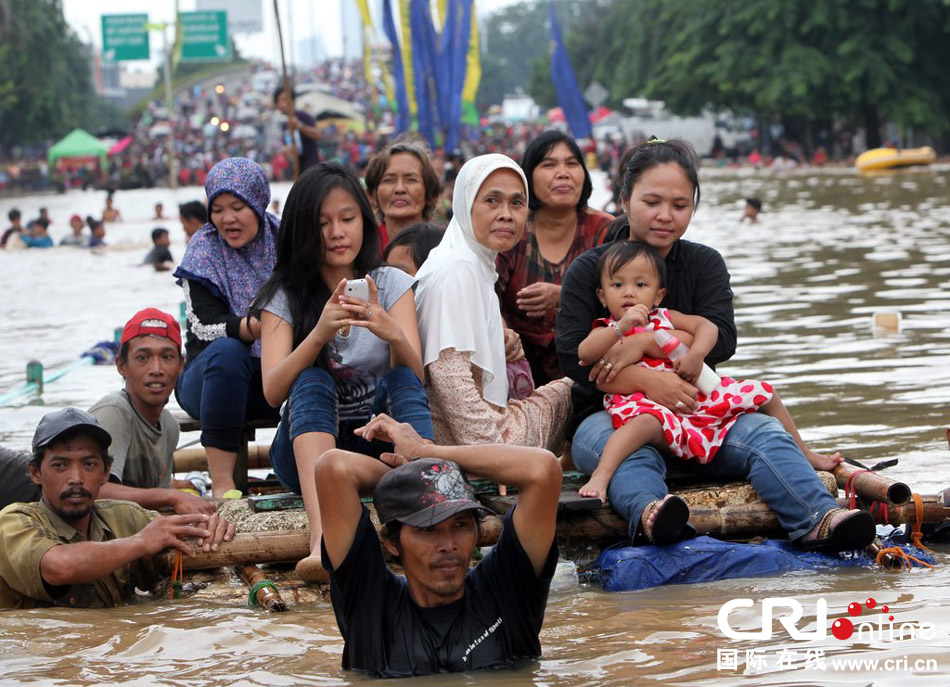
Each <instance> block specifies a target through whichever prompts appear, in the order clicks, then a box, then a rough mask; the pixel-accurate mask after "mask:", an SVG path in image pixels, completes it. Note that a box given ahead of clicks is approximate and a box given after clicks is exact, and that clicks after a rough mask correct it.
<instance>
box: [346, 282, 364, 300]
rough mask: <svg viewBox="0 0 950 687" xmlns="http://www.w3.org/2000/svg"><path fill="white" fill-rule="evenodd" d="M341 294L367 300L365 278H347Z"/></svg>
mask: <svg viewBox="0 0 950 687" xmlns="http://www.w3.org/2000/svg"><path fill="white" fill-rule="evenodd" d="M343 295H344V296H346V297H347V298H355V299H357V300H361V301H364V302H366V301H369V284H368V283H366V280H365V279H347V280H346V286H345V287H343Z"/></svg>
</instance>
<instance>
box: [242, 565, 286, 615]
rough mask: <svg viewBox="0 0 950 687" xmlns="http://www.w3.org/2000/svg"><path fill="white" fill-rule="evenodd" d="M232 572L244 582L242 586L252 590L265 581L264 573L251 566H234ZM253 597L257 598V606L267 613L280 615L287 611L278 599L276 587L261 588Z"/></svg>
mask: <svg viewBox="0 0 950 687" xmlns="http://www.w3.org/2000/svg"><path fill="white" fill-rule="evenodd" d="M234 572H235V573H237V576H238V577H240V578H241V579H242V580H244V584H246V585H247V586H248V587H251V588H252V589H253V588H254V585H256V584H257V583H258V582H263V581H264V580H267V576H266V575H265V574H264V571H263V570H261V569H260V568H258V567H257V566H256V565H253V564H248V565H236V566H234ZM254 596H255V597H256V598H257V603H258V605H260V607H261V608H266V609H267V610H268V611H273V612H274V613H282V612H283V611H286V610H287V604H285V603H284V600H283V599H282V598H280V592H278V591H277V588H276V587H270V586H262V587H260V588H259V589H258V590H257V592H256V593H255V594H254Z"/></svg>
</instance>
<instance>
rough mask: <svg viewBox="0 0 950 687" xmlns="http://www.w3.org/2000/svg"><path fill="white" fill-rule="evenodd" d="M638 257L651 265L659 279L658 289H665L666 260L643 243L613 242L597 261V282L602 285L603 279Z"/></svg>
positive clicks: (654, 249) (655, 250)
mask: <svg viewBox="0 0 950 687" xmlns="http://www.w3.org/2000/svg"><path fill="white" fill-rule="evenodd" d="M639 257H643V258H646V259H647V260H648V261H649V262H651V263H653V269H654V270H655V271H656V275H657V276H658V277H659V278H660V288H661V289H665V288H666V260H664V259H663V256H662V255H660V253H659V252H658V251H657V249H656V248H654V247H653V246H651V245H650V244H648V243H644V242H643V241H614V243H612V244H611V245H610V248H608V249H607V250H605V251H604V252H603V253H602V254H601V256H600V260H598V261H597V281H598V282H600V283H603V281H604V277H610V276H613V275H614V274H616V273H617V271H618V270H620V269H622V268H623V267H624V265H627V264H629V263H631V262H633V261H634V260H636V259H637V258H639Z"/></svg>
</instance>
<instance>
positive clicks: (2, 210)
mask: <svg viewBox="0 0 950 687" xmlns="http://www.w3.org/2000/svg"><path fill="white" fill-rule="evenodd" d="M701 178H702V182H703V189H702V191H703V193H702V203H701V205H700V208H699V211H698V213H697V215H696V217H695V219H694V220H693V223H692V224H691V226H690V229H689V232H688V233H687V236H686V238H688V239H691V240H693V241H698V242H701V243H706V244H709V245H711V246H713V247H715V248H716V249H718V250H719V251H720V252H721V253H722V254H723V256H724V257H725V259H726V263H727V264H728V267H729V270H730V272H731V273H732V285H733V288H734V290H735V294H736V303H735V304H736V319H737V321H738V325H739V349H738V352H737V354H736V355H735V357H734V358H733V359H732V360H731V361H729V362H728V363H725V364H723V365H722V366H721V367H720V371H721V372H724V373H727V374H729V375H730V376H734V377H740V378H741V377H754V378H759V379H764V380H767V381H769V382H772V383H773V384H774V385H775V386H776V388H777V389H778V390H779V392H780V393H781V395H782V397H783V398H784V400H785V402H786V404H787V405H788V406H789V407H790V409H791V410H792V413H793V415H794V416H795V418H796V420H797V421H798V424H799V427H800V428H801V430H802V434H803V435H804V437H805V439H806V440H807V441H809V442H810V443H811V444H812V445H813V446H814V447H815V448H816V449H818V450H823V451H835V450H840V451H842V452H843V453H844V454H845V455H846V456H850V457H853V458H856V459H858V460H861V461H864V462H865V463H868V464H873V463H876V462H878V461H881V460H884V459H887V458H898V459H899V460H900V463H899V465H897V466H896V467H893V468H890V469H889V470H888V473H887V474H889V475H892V476H894V477H896V478H899V479H902V480H903V481H905V482H907V483H909V484H910V485H911V486H912V487H913V488H914V489H915V490H916V491H918V492H919V493H922V494H930V493H935V492H936V491H938V490H940V489H942V488H944V487H947V486H950V451H948V446H947V436H946V427H947V425H948V424H950V170H948V169H947V168H946V167H933V168H929V169H913V170H908V171H904V172H898V173H889V174H883V175H879V176H858V175H857V174H855V173H854V172H853V171H851V170H829V171H823V172H819V171H807V172H806V171H802V172H794V173H791V174H788V175H785V176H776V175H771V174H768V173H761V172H759V173H756V172H752V171H751V170H750V171H727V170H723V171H718V170H704V171H703V173H702V176H701ZM599 181H602V180H599ZM598 186H599V188H598V189H597V192H596V193H595V197H594V199H593V204H595V205H596V204H598V203H599V202H602V199H603V198H604V197H605V191H604V189H603V188H602V183H600V184H598ZM287 191H288V186H287V185H286V184H284V185H277V186H275V190H274V194H275V197H277V198H280V199H281V200H282V199H283V198H285V197H286V194H287ZM104 196H105V194H104V193H101V192H88V193H84V192H81V191H74V192H70V193H69V194H67V195H59V196H42V197H27V198H18V199H15V200H10V199H4V200H0V216H2V217H4V218H5V217H6V213H7V211H8V210H9V208H10V207H12V206H14V205H16V206H18V207H19V208H20V209H21V210H22V211H23V215H24V218H27V219H29V218H32V217H34V216H36V214H37V209H38V207H39V206H41V205H43V206H46V207H48V208H49V209H50V214H51V216H52V218H53V221H54V223H53V225H52V226H51V229H50V231H51V234H52V235H53V236H54V238H56V239H57V241H58V239H59V238H61V237H62V236H64V235H65V232H66V230H67V220H68V217H69V215H71V214H72V213H74V212H75V213H79V214H81V215H83V216H85V215H86V214H90V213H95V214H98V213H100V212H101V209H102V206H103V201H104ZM747 196H757V197H759V198H761V199H762V201H763V206H764V207H763V213H762V214H761V216H760V220H761V221H760V222H759V223H758V224H755V225H749V224H740V223H739V222H738V220H739V217H740V215H741V213H742V206H743V202H742V199H743V198H745V197H747ZM197 198H203V192H202V191H201V189H197V188H191V189H180V190H177V191H168V190H148V191H144V190H143V191H128V192H120V193H119V194H118V195H117V196H116V206H117V207H118V208H119V209H120V210H121V212H122V214H123V215H124V218H125V221H124V222H122V223H119V224H112V225H109V227H108V233H107V236H106V240H107V242H108V243H109V244H110V247H109V249H108V250H107V251H106V253H105V254H103V255H95V254H92V253H89V252H84V251H79V250H73V249H56V250H50V251H36V250H34V251H20V252H9V253H7V252H0V274H2V277H3V278H2V282H0V283H2V285H3V295H2V298H0V323H2V334H0V395H2V394H4V393H6V392H9V391H11V390H15V389H16V388H18V387H20V386H21V385H22V384H23V382H24V369H25V367H26V363H27V361H28V360H30V359H36V360H40V361H41V362H42V363H43V364H44V365H45V366H46V368H47V370H48V373H49V372H50V371H56V370H58V369H63V368H64V366H66V365H69V364H70V363H71V362H73V361H74V360H75V359H76V357H77V356H78V355H79V354H80V353H81V352H82V351H84V350H85V349H87V348H89V347H90V346H92V345H93V344H94V343H96V342H97V341H100V340H104V339H111V338H112V336H113V330H114V328H116V327H119V326H121V325H122V323H123V322H124V321H125V320H126V319H127V318H128V317H129V316H130V315H131V314H132V313H133V312H135V311H136V310H137V309H139V308H141V307H144V306H146V305H154V306H158V307H161V308H163V309H166V310H168V311H171V312H174V313H177V312H178V309H179V304H180V302H181V300H182V298H181V292H180V289H179V288H178V287H176V286H175V285H174V283H173V280H172V279H171V277H170V276H169V275H168V274H167V273H165V274H156V273H154V272H152V271H151V270H150V269H149V268H145V267H140V266H138V265H137V263H139V262H140V261H141V259H142V257H143V256H144V254H145V253H146V251H147V249H148V245H149V232H150V230H151V229H152V228H153V227H154V226H159V225H163V224H164V226H167V228H169V229H170V230H171V232H172V237H173V241H172V246H171V250H172V253H173V254H174V255H175V256H176V258H178V257H180V256H181V254H182V252H183V249H184V242H183V235H182V232H181V228H180V226H179V225H178V223H177V221H170V222H166V223H160V222H152V221H150V219H149V218H150V217H151V215H152V209H153V206H154V204H155V203H156V202H162V203H164V206H165V208H168V209H169V211H171V209H173V208H176V207H177V203H179V202H184V201H186V200H191V199H197ZM879 312H895V313H899V314H900V318H901V329H900V332H899V333H890V334H886V335H880V333H878V335H876V334H875V332H874V331H873V329H872V321H873V316H874V314H875V313H879ZM118 387H119V377H118V375H117V373H116V371H115V369H114V368H112V367H93V366H81V367H77V368H75V369H72V370H70V371H69V372H68V373H67V374H64V375H63V376H62V377H61V378H60V379H58V380H57V381H55V382H53V383H51V384H49V385H48V386H47V388H46V390H45V391H44V393H43V394H42V396H37V395H35V394H34V395H30V394H26V395H22V396H19V397H17V398H16V399H15V400H13V401H9V402H8V403H7V404H6V405H3V406H2V407H0V444H3V445H5V446H12V447H21V448H26V447H28V445H29V441H30V437H31V436H32V432H33V428H34V427H35V424H36V422H37V420H38V419H39V418H40V417H41V416H42V415H43V414H44V413H45V412H46V411H48V410H50V409H54V408H59V407H63V406H66V405H77V406H82V407H88V406H89V405H91V404H92V403H93V402H94V401H95V400H96V399H97V398H98V397H100V396H101V395H103V394H105V393H107V392H108V391H111V390H113V389H116V388H118ZM193 438H194V437H193V436H188V435H185V436H183V437H182V440H183V441H187V440H189V439H193ZM259 438H260V439H263V440H266V439H267V437H266V435H263V436H261V437H259ZM936 549H937V550H936V558H937V563H938V564H937V566H936V567H935V568H933V569H932V570H914V571H911V572H881V571H877V570H873V569H852V568H846V569H838V570H835V571H831V572H828V571H824V572H796V573H793V574H786V575H782V576H775V577H765V578H746V579H737V580H728V581H721V582H716V583H712V584H701V585H677V586H667V587H662V588H659V589H652V590H647V591H640V592H627V593H612V594H607V593H604V592H603V591H601V590H600V588H599V587H598V586H597V585H589V586H581V587H577V588H574V589H571V590H568V591H563V592H557V593H554V594H552V597H551V601H550V604H549V606H548V611H547V615H546V618H545V623H544V629H543V632H542V637H541V639H542V645H543V648H544V657H543V658H542V659H541V660H540V661H539V662H537V663H533V664H529V665H527V666H524V667H521V668H520V669H517V670H512V671H499V672H492V673H478V674H468V675H454V676H433V677H428V678H421V679H416V680H414V681H413V684H416V685H432V686H435V685H439V686H441V685H460V686H461V685H474V684H479V685H499V686H500V685H538V686H539V687H540V686H542V685H543V686H545V687H547V686H555V685H617V686H620V685H623V686H627V685H632V684H669V685H697V684H703V685H708V686H712V685H733V684H741V685H831V684H840V685H900V686H904V685H909V684H914V685H930V684H932V685H946V684H948V683H950V572H948V570H950V555H948V553H950V548H946V547H943V548H941V547H936ZM737 598H749V599H752V600H753V602H754V605H753V606H752V607H750V608H739V609H737V610H734V611H733V612H732V613H731V614H729V616H728V621H729V626H730V627H731V628H733V629H734V630H739V631H744V632H749V633H752V632H761V631H762V629H763V622H762V612H763V606H764V605H763V604H762V603H761V602H762V601H763V600H764V599H767V598H780V599H783V600H785V603H786V604H788V605H790V606H791V608H792V610H794V605H795V604H798V605H799V606H800V607H801V609H802V614H803V615H802V618H801V619H800V620H798V621H797V622H795V623H793V624H792V629H793V630H794V634H793V633H792V632H790V631H788V630H787V629H786V628H783V627H782V626H781V625H779V624H778V623H777V622H776V623H775V625H774V627H771V628H770V626H769V625H768V624H766V626H765V627H766V628H770V631H767V632H765V633H764V635H768V636H760V637H759V638H755V639H751V638H748V637H746V638H743V639H737V640H730V639H729V638H727V637H726V635H725V634H724V633H723V631H722V629H721V628H720V627H719V623H718V621H717V616H718V614H719V611H720V608H721V607H722V606H723V604H725V603H726V602H728V601H730V600H732V599H737ZM869 599H874V602H873V605H874V608H868V604H870V603H871V602H869V601H868V600H869ZM851 603H859V604H861V605H862V607H863V609H864V610H863V614H862V616H860V617H859V618H856V619H854V620H855V623H857V622H858V620H863V621H868V622H873V625H869V626H868V627H867V630H869V631H866V632H865V633H863V634H862V635H861V636H860V637H859V636H858V635H857V634H856V635H854V636H853V637H851V638H848V639H846V640H839V639H836V638H835V637H834V636H833V635H832V633H831V631H830V626H831V623H832V622H833V620H834V619H836V618H841V617H848V616H847V614H846V609H847V607H848V606H849V604H851ZM788 605H787V606H786V610H783V611H776V616H778V615H788V613H789V612H790V611H789V610H788V608H789V606H788ZM884 605H886V606H888V611H887V613H886V614H884V613H881V607H882V606H884ZM824 609H827V610H826V611H825V610H824ZM891 617H893V620H890V618H891ZM367 622H373V619H372V618H368V619H367ZM901 628H903V629H901ZM871 630H873V631H871ZM798 633H817V634H818V636H817V637H816V638H812V639H805V638H801V637H796V636H795V634H798ZM341 651H342V640H341V639H340V636H339V633H338V632H337V629H336V624H335V622H334V619H333V613H332V611H331V609H330V607H329V606H328V605H326V604H309V605H307V604H302V605H298V606H295V607H294V608H293V609H292V610H291V611H290V612H288V613H285V614H282V615H267V614H265V613H263V612H261V611H258V610H252V609H249V608H247V607H244V606H241V605H238V604H233V605H222V604H221V603H214V602H208V601H203V600H202V598H201V595H200V594H199V595H198V596H197V597H193V598H191V599H187V600H183V601H152V602H149V603H145V604H141V605H136V606H131V607H126V608H121V609H113V610H86V611H74V610H66V609H61V610H60V609H53V610H37V611H25V612H24V611H6V612H0V684H3V685H7V684H9V685H23V684H45V685H96V684H115V685H344V684H366V683H367V682H368V681H369V679H368V678H366V677H364V676H361V675H358V674H353V673H344V672H343V671H341V670H340V668H339V665H340V653H341ZM396 684H399V682H398V681H397V683H396Z"/></svg>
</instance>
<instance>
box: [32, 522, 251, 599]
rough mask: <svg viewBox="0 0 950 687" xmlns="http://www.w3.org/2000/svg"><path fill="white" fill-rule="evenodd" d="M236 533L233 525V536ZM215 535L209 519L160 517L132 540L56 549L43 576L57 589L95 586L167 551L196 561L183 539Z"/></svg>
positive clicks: (44, 560) (43, 564)
mask: <svg viewBox="0 0 950 687" xmlns="http://www.w3.org/2000/svg"><path fill="white" fill-rule="evenodd" d="M216 522H217V519H216ZM233 533H234V529H233V525H232V526H231V528H230V534H231V535H233ZM214 534H215V533H214V532H213V531H212V530H209V518H208V516H207V515H170V516H167V517H164V516H160V517H157V518H155V519H154V520H152V522H150V523H149V524H148V525H146V526H145V528H144V529H142V530H141V531H139V532H138V533H137V534H134V535H132V536H131V537H124V538H122V539H113V540H111V541H101V542H94V541H84V542H76V543H75V544H60V545H59V546H54V547H53V548H51V549H50V550H49V551H47V552H46V553H45V554H44V555H43V558H42V559H41V560H40V575H42V577H43V580H44V581H45V582H46V583H47V584H49V585H51V586H54V587H60V586H65V585H73V584H83V583H85V582H93V581H95V580H98V579H101V578H103V577H105V576H106V575H108V574H109V573H111V572H112V571H113V570H115V569H116V568H119V567H121V566H123V565H125V564H126V563H131V562H132V561H134V560H137V559H139V558H142V557H144V556H150V555H155V554H156V553H158V552H159V551H162V550H163V549H167V548H176V549H180V550H181V551H182V552H184V553H185V554H186V555H188V556H191V557H194V555H195V552H194V550H193V549H192V547H191V546H190V545H189V544H186V543H185V542H183V541H182V537H197V538H198V539H199V540H203V539H207V538H208V537H211V536H213V535H214ZM228 538H230V537H228ZM215 548H217V547H216V546H215Z"/></svg>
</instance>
